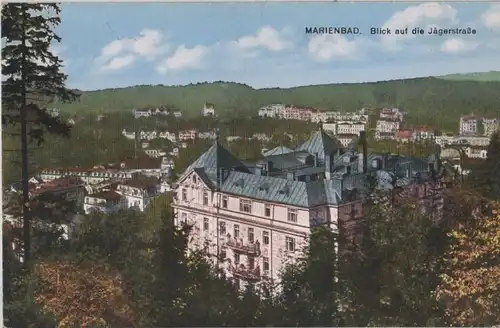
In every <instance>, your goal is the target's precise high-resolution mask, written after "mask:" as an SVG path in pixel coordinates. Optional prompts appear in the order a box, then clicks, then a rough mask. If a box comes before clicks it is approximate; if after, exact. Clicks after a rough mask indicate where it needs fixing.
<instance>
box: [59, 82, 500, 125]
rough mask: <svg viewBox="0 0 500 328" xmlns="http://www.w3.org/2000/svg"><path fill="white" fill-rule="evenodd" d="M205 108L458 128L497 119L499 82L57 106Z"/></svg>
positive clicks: (145, 89)
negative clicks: (399, 118) (379, 115)
mask: <svg viewBox="0 0 500 328" xmlns="http://www.w3.org/2000/svg"><path fill="white" fill-rule="evenodd" d="M205 102H210V103H213V104H215V106H216V110H217V111H218V113H219V114H220V115H223V116H225V115H238V114H240V113H245V114H248V113H253V114H256V112H257V109H258V108H259V107H260V106H261V105H264V104H270V103H290V104H295V105H308V106H312V107H316V108H318V109H320V110H324V111H327V110H340V111H352V110H357V109H359V108H362V107H382V106H394V107H399V108H401V109H403V110H405V111H406V112H407V114H408V115H407V116H408V119H409V120H410V121H411V122H412V123H414V124H433V125H436V124H438V125H439V126H443V128H446V129H449V128H455V127H456V125H457V120H458V117H459V116H460V115H461V114H466V113H470V112H472V111H473V112H474V113H476V114H483V115H495V116H497V115H498V112H499V108H500V82H475V81H450V80H446V79H440V78H419V79H407V80H395V81H384V82H375V83H359V84H328V85H314V86H302V87H296V88H289V89H280V88H274V89H253V88H251V87H249V86H247V85H244V84H238V83H230V82H214V83H198V84H190V85H186V86H163V85H156V86H153V85H141V86H134V87H128V88H121V89H106V90H98V91H90V92H84V93H83V95H82V96H81V99H80V101H79V102H78V103H74V104H55V106H57V107H59V108H61V109H62V110H64V111H67V112H71V113H74V114H76V113H82V112H89V111H93V112H109V111H129V110H132V109H133V108H141V107H146V106H157V105H166V104H170V105H173V106H176V107H178V108H180V109H182V110H184V112H185V113H186V114H187V115H191V116H193V115H199V113H200V110H201V108H202V107H203V104H204V103H205Z"/></svg>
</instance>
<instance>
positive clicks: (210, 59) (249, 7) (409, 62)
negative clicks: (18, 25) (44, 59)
mask: <svg viewBox="0 0 500 328" xmlns="http://www.w3.org/2000/svg"><path fill="white" fill-rule="evenodd" d="M61 20H62V22H61V24H60V26H59V27H58V30H57V32H58V33H59V35H60V36H61V37H62V41H61V43H59V44H55V45H53V51H54V52H55V53H57V54H58V56H59V57H60V58H61V59H63V60H64V64H65V67H64V70H65V72H66V73H67V74H68V76H69V77H68V85H69V86H70V87H74V88H79V89H81V90H97V89H104V88H118V87H126V86H131V85H140V84H164V85H185V84H189V83H197V82H205V81H208V82H211V81H232V82H239V83H245V84H248V85H250V86H252V87H255V88H267V87H283V88H285V87H293V86H299V85H311V84H325V83H355V82H369V81H381V80H391V79H399V78H409V77H419V76H433V75H443V74H452V73H467V72H483V71H491V70H500V60H499V58H500V56H499V55H500V4H497V5H492V4H490V3H479V2H477V3H448V2H435V3H432V2H427V3H397V2H396V3H394V2H392V3H284V2H277V3H276V2H274V3H262V2H261V3H206V4H205V3H142V4H140V3H65V4H63V5H62V13H61ZM322 26H327V27H330V26H331V27H342V26H344V27H357V28H359V31H360V34H357V35H353V34H350V35H339V34H316V35H311V34H306V33H305V28H306V27H322ZM372 27H373V28H390V29H391V33H392V34H391V35H371V34H370V29H371V28H372ZM406 27H408V28H409V34H408V35H394V33H395V29H404V28H406ZM416 27H419V28H422V29H424V30H425V33H424V35H413V34H412V33H411V30H412V29H413V28H416ZM431 27H437V28H444V29H451V28H457V27H458V28H468V27H470V28H472V29H475V30H476V34H469V35H442V36H439V35H428V34H427V30H428V29H429V28H431Z"/></svg>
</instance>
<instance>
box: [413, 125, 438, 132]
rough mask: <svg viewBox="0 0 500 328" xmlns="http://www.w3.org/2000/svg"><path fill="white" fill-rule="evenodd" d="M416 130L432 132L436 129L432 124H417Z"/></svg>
mask: <svg viewBox="0 0 500 328" xmlns="http://www.w3.org/2000/svg"><path fill="white" fill-rule="evenodd" d="M415 130H417V131H420V132H432V131H434V129H433V128H431V127H430V126H424V125H423V126H417V127H416V128H415Z"/></svg>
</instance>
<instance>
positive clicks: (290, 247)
mask: <svg viewBox="0 0 500 328" xmlns="http://www.w3.org/2000/svg"><path fill="white" fill-rule="evenodd" d="M285 248H286V250H287V251H289V252H294V251H295V239H294V238H292V237H285Z"/></svg>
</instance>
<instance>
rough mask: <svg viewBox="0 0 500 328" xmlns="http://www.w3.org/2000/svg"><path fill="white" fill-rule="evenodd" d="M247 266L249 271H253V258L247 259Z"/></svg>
mask: <svg viewBox="0 0 500 328" xmlns="http://www.w3.org/2000/svg"><path fill="white" fill-rule="evenodd" d="M247 264H248V268H249V269H250V270H253V269H254V268H255V259H254V258H253V257H249V258H248V262H247Z"/></svg>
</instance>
